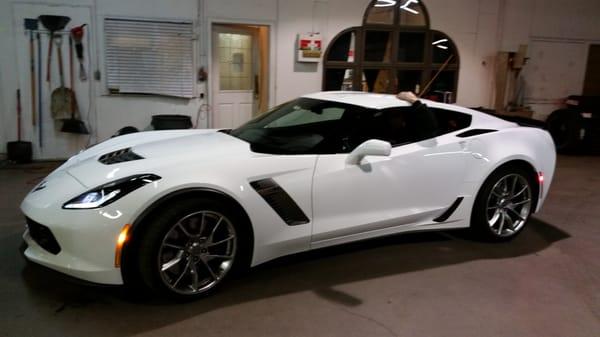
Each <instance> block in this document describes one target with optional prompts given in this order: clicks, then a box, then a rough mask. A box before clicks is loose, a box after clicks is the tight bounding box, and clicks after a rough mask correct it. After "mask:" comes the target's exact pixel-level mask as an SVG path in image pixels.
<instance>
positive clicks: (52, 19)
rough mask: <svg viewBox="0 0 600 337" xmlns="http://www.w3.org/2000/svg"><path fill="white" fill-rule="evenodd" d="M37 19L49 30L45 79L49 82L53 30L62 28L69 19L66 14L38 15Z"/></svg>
mask: <svg viewBox="0 0 600 337" xmlns="http://www.w3.org/2000/svg"><path fill="white" fill-rule="evenodd" d="M38 20H40V22H41V23H42V26H44V27H45V28H46V29H47V30H49V31H50V42H49V44H48V60H47V62H48V64H47V69H46V81H47V82H50V64H51V63H52V62H51V61H52V41H53V40H54V32H56V31H59V30H63V29H64V28H65V26H66V25H67V23H69V21H71V18H70V17H68V16H61V15H40V16H39V17H38Z"/></svg>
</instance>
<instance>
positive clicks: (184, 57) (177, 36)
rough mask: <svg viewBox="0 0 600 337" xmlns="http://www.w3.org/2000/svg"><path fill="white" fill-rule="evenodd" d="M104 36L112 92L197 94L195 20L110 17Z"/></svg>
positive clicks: (174, 94)
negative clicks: (195, 91) (195, 85)
mask: <svg viewBox="0 0 600 337" xmlns="http://www.w3.org/2000/svg"><path fill="white" fill-rule="evenodd" d="M104 36H105V48H106V57H105V62H106V83H107V86H108V89H109V91H110V92H112V93H138V94H157V95H166V96H177V97H188V98H189V97H192V96H193V95H194V65H193V57H194V56H193V28H192V23H190V22H167V21H146V20H130V19H117V18H106V19H105V20H104Z"/></svg>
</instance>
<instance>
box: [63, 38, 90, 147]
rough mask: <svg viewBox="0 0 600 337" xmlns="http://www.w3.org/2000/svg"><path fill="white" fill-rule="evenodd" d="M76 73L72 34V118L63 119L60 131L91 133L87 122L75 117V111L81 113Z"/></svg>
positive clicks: (70, 41)
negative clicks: (78, 105)
mask: <svg viewBox="0 0 600 337" xmlns="http://www.w3.org/2000/svg"><path fill="white" fill-rule="evenodd" d="M74 73H75V71H73V38H72V37H71V36H69V81H70V85H71V93H72V99H71V106H70V110H71V118H69V119H63V125H62V128H61V129H60V131H62V132H68V133H77V134H84V135H87V134H89V132H88V129H87V127H86V126H85V123H83V122H82V121H81V120H78V119H76V118H75V112H77V115H79V109H78V107H77V99H76V95H75V79H74V78H75V75H74ZM79 75H80V76H81V68H80V73H79Z"/></svg>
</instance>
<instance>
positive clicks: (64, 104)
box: [50, 35, 75, 119]
mask: <svg viewBox="0 0 600 337" xmlns="http://www.w3.org/2000/svg"><path fill="white" fill-rule="evenodd" d="M62 39H63V37H62V36H60V35H57V36H56V37H55V38H54V42H55V43H56V54H57V58H58V60H57V62H58V76H59V78H60V87H58V88H56V89H54V91H52V96H51V97H50V111H51V112H52V118H53V119H65V118H69V116H70V115H71V114H73V113H74V112H75V111H72V110H73V104H74V102H73V100H74V96H75V95H74V94H73V91H72V90H71V89H69V88H67V87H65V74H64V70H63V59H62Z"/></svg>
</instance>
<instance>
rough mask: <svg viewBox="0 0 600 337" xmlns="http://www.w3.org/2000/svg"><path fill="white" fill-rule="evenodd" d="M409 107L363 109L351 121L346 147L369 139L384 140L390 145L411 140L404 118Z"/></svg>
mask: <svg viewBox="0 0 600 337" xmlns="http://www.w3.org/2000/svg"><path fill="white" fill-rule="evenodd" d="M411 109H412V107H400V108H392V109H382V110H374V109H369V110H365V111H364V112H363V113H361V114H360V115H357V116H356V118H355V119H354V120H353V121H352V124H353V126H354V127H353V129H354V132H352V134H351V136H350V138H349V141H348V144H349V146H348V147H349V148H354V147H356V146H358V145H360V144H361V143H362V142H364V141H367V140H369V139H379V140H384V141H386V142H390V143H391V144H392V146H398V145H402V144H406V143H409V142H411V140H412V139H413V137H412V133H411V132H410V129H409V127H410V126H409V125H408V124H407V122H408V119H407V118H406V115H407V114H408V113H410V112H411V111H410V110H411Z"/></svg>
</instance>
